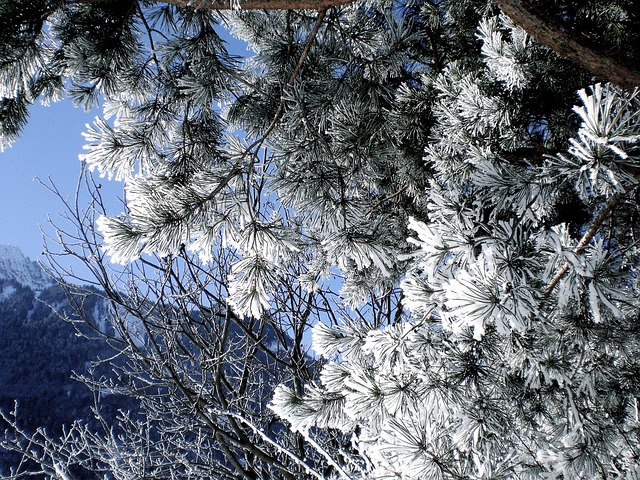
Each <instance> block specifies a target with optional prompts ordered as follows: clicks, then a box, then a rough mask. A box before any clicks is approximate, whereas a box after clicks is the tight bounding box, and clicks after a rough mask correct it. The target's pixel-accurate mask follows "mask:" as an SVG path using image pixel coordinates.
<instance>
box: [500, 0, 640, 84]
mask: <svg viewBox="0 0 640 480" xmlns="http://www.w3.org/2000/svg"><path fill="white" fill-rule="evenodd" d="M493 3H495V4H496V5H498V6H499V7H500V8H501V9H502V11H503V12H504V13H505V14H506V15H507V16H508V17H509V18H511V20H513V21H514V22H515V23H516V24H518V25H519V26H520V27H522V28H523V29H524V30H525V31H526V32H527V33H528V34H529V35H531V36H532V37H534V38H535V39H536V40H538V41H539V42H540V43H542V44H543V45H546V46H547V47H549V48H551V49H552V50H554V51H555V52H556V53H557V54H559V55H561V56H562V57H564V58H566V59H568V60H571V61H572V62H575V63H577V64H578V65H580V66H581V67H583V68H585V69H586V70H588V71H589V72H591V73H593V74H594V75H595V76H596V77H598V78H599V79H602V80H606V81H608V82H611V83H614V84H616V85H618V86H620V87H622V88H624V89H627V90H633V89H634V88H636V87H640V71H638V70H636V69H634V68H633V67H631V66H628V65H624V64H622V63H619V62H617V61H615V60H613V59H612V58H611V57H610V56H608V55H607V54H606V53H605V52H602V51H598V50H596V49H594V48H592V47H589V46H587V45H585V44H583V43H581V42H580V41H579V40H578V39H576V38H574V37H572V36H571V35H569V34H568V33H567V32H566V31H565V30H563V29H562V27H561V26H560V25H557V24H555V23H554V22H553V21H550V20H549V19H545V18H543V17H541V16H540V15H538V14H537V13H536V12H535V8H534V7H533V6H532V5H531V2H528V1H527V0H493Z"/></svg>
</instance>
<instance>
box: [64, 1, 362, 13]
mask: <svg viewBox="0 0 640 480" xmlns="http://www.w3.org/2000/svg"><path fill="white" fill-rule="evenodd" d="M110 1H113V0H77V1H76V2H75V3H104V2H110ZM353 1H354V0H318V1H314V0H240V1H239V4H240V9H241V10H317V11H322V10H326V9H328V8H331V7H338V6H341V5H346V4H348V3H352V2H353ZM157 3H169V4H172V5H178V6H180V7H191V8H204V9H207V10H233V9H234V8H235V5H234V3H235V2H234V1H233V0H157Z"/></svg>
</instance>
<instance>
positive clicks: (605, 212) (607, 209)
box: [544, 183, 640, 297]
mask: <svg viewBox="0 0 640 480" xmlns="http://www.w3.org/2000/svg"><path fill="white" fill-rule="evenodd" d="M638 185H640V184H638V183H634V184H632V185H629V186H628V187H627V188H625V189H624V190H623V191H622V192H618V193H616V194H615V195H614V196H613V197H611V198H610V199H609V201H608V202H607V204H606V205H605V206H604V208H603V209H602V210H601V211H600V213H599V214H598V216H597V217H596V218H595V220H594V221H593V223H592V224H591V227H590V228H589V230H588V231H587V233H585V234H584V235H583V236H582V238H581V239H580V242H579V243H578V245H577V246H576V248H574V249H573V253H575V254H578V253H580V252H582V251H583V250H584V249H585V248H586V247H587V245H588V244H589V242H590V241H591V240H592V239H593V237H594V236H595V235H596V233H598V230H599V229H600V226H601V225H602V224H603V223H604V221H605V220H606V219H607V218H609V215H610V214H611V212H612V211H613V209H614V208H615V206H616V205H617V204H618V203H619V202H620V201H621V200H622V199H623V198H624V197H626V196H627V194H628V193H629V192H631V191H632V190H634V189H635V188H636V187H638ZM570 267H571V264H570V263H569V262H566V263H565V264H564V265H563V266H562V268H561V269H560V270H558V273H556V275H555V277H553V279H552V280H551V282H550V283H549V285H548V286H547V288H546V289H545V291H544V296H545V297H548V296H549V295H551V292H552V291H553V289H554V288H555V287H556V285H558V282H560V280H562V277H564V276H565V275H566V274H567V272H568V271H569V268H570Z"/></svg>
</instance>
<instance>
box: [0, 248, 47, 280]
mask: <svg viewBox="0 0 640 480" xmlns="http://www.w3.org/2000/svg"><path fill="white" fill-rule="evenodd" d="M0 279H4V280H14V281H16V282H18V283H19V284H21V285H23V286H25V287H30V288H31V289H32V290H43V289H45V288H47V287H50V286H51V285H52V284H53V281H52V280H51V279H50V278H49V277H48V276H47V275H46V274H45V273H44V270H43V269H42V267H40V265H38V264H37V263H36V262H34V261H31V260H30V259H29V258H28V257H25V256H24V254H23V253H22V251H21V250H20V248H18V247H16V246H14V245H0Z"/></svg>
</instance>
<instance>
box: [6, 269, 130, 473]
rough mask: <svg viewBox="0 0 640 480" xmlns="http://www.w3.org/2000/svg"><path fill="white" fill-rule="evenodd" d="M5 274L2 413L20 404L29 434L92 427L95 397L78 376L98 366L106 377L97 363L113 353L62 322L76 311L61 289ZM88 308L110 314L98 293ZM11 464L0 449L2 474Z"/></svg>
mask: <svg viewBox="0 0 640 480" xmlns="http://www.w3.org/2000/svg"><path fill="white" fill-rule="evenodd" d="M25 261H26V260H25ZM3 276H4V277H5V278H3ZM7 276H12V275H9V274H7V272H6V271H5V270H2V268H0V409H2V411H3V412H4V413H5V414H9V413H10V412H12V411H13V410H14V408H15V406H16V405H17V418H18V422H19V424H20V425H22V426H23V427H24V428H26V429H27V430H29V431H34V430H35V429H36V428H39V427H42V428H45V429H46V430H47V432H50V433H52V434H57V433H58V432H60V431H61V428H62V426H63V425H69V424H71V423H72V422H74V421H75V420H81V421H84V422H85V423H88V424H91V423H92V419H93V416H94V415H93V413H92V410H91V408H92V407H93V406H94V404H95V402H94V394H93V393H92V392H91V391H90V389H89V388H88V387H87V386H86V385H85V384H83V383H82V382H80V381H78V380H76V379H75V378H74V376H75V374H76V373H77V374H86V372H87V371H88V370H90V369H93V368H94V367H95V369H97V370H96V372H98V373H99V374H102V375H108V374H109V373H110V367H109V365H108V364H103V365H98V366H96V362H97V360H98V359H105V358H109V357H112V356H113V353H114V352H113V350H111V349H110V347H109V346H108V345H106V344H105V343H104V342H98V341H92V340H89V339H87V338H85V337H84V336H81V335H78V331H77V330H76V327H77V326H76V325H74V324H72V323H70V322H68V321H65V320H63V319H62V318H61V315H60V314H64V315H71V310H72V309H71V305H70V304H69V301H68V299H67V298H66V294H65V292H64V291H63V289H62V288H60V287H59V286H57V285H55V284H53V283H50V284H49V286H48V287H46V288H44V289H42V290H34V289H33V288H32V285H29V283H30V282H29V281H28V278H22V280H23V281H24V282H25V284H23V283H20V282H19V281H18V280H16V279H15V278H6V277H7ZM84 308H85V309H86V311H87V312H89V314H93V315H101V314H104V313H106V306H105V304H104V300H103V299H102V298H100V297H99V296H98V295H97V294H96V295H94V296H88V297H86V298H85V299H84ZM100 320H101V319H96V322H99V321H100ZM118 402H120V404H119V405H118ZM122 402H123V400H122V399H120V398H117V397H109V398H108V400H107V401H101V402H100V408H101V410H103V412H105V413H106V415H105V416H106V417H109V416H110V415H115V414H116V411H117V408H119V407H123V406H125V405H124V403H122ZM5 428H6V425H1V426H0V429H1V430H2V431H4V430H5ZM12 461H13V459H12V457H11V455H9V454H7V453H3V452H1V451H0V471H6V470H7V469H8V468H9V466H10V465H11V463H12Z"/></svg>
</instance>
